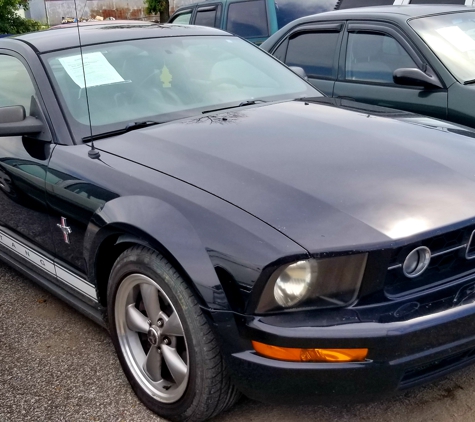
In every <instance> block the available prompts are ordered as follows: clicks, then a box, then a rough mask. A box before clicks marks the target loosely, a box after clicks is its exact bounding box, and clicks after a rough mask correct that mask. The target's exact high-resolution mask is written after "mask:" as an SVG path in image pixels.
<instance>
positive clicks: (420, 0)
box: [410, 0, 465, 4]
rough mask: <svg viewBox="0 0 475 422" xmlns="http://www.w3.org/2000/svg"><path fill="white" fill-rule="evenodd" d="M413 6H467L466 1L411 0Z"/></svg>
mask: <svg viewBox="0 0 475 422" xmlns="http://www.w3.org/2000/svg"><path fill="white" fill-rule="evenodd" d="M410 3H411V4H465V0H444V1H436V0H411V1H410Z"/></svg>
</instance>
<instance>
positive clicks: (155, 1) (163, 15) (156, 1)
mask: <svg viewBox="0 0 475 422" xmlns="http://www.w3.org/2000/svg"><path fill="white" fill-rule="evenodd" d="M0 1H2V0H0ZM145 6H146V7H145V11H146V12H147V14H149V15H156V14H158V13H160V22H161V23H166V22H168V19H169V18H170V2H169V1H168V0H145Z"/></svg>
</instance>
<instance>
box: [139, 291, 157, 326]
mask: <svg viewBox="0 0 475 422" xmlns="http://www.w3.org/2000/svg"><path fill="white" fill-rule="evenodd" d="M140 293H142V300H143V304H144V306H145V310H146V311H147V315H148V317H149V319H150V321H152V324H156V323H157V320H158V316H159V314H160V302H159V301H158V290H157V289H156V288H155V287H153V286H151V285H150V284H144V283H143V284H141V285H140Z"/></svg>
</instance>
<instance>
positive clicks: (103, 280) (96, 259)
mask: <svg viewBox="0 0 475 422" xmlns="http://www.w3.org/2000/svg"><path fill="white" fill-rule="evenodd" d="M137 244H138V245H143V246H146V247H149V248H151V249H154V250H157V251H158V252H160V253H161V254H162V255H163V256H164V257H165V258H166V259H167V260H168V261H169V262H170V263H171V264H172V265H173V266H174V267H175V269H176V270H177V271H178V272H179V273H180V275H181V276H182V277H183V278H184V279H185V281H186V282H187V284H188V285H189V287H190V288H191V289H192V290H193V291H194V292H195V294H196V297H197V299H198V301H199V302H200V304H201V305H202V306H204V307H207V308H214V309H229V306H228V305H227V304H223V303H222V301H220V303H219V304H217V303H215V301H214V297H215V291H216V289H218V290H219V289H220V288H221V283H220V280H219V278H218V275H217V273H216V271H215V269H214V267H213V264H212V262H211V260H210V257H209V255H208V253H207V251H206V248H205V247H204V246H203V244H202V242H201V240H200V238H199V236H198V234H197V233H196V231H195V230H194V228H193V226H192V225H191V223H190V222H189V221H188V220H187V219H186V218H185V216H184V215H183V214H182V213H181V212H179V211H178V210H177V209H176V208H174V207H172V206H171V205H169V204H168V203H165V202H164V201H161V200H159V199H156V198H151V197H145V196H130V197H120V198H117V199H114V200H112V201H110V202H108V203H107V204H106V205H105V206H104V208H102V209H101V210H100V211H98V212H97V213H96V214H95V215H94V217H93V219H92V220H91V222H90V223H89V226H88V228H87V232H86V236H85V242H84V254H85V259H86V262H87V264H88V278H89V280H91V281H92V282H93V283H94V284H95V285H96V289H97V293H98V299H99V301H100V303H101V304H102V305H103V306H104V305H106V302H107V284H108V280H109V274H110V271H111V270H112V266H113V265H114V263H115V261H116V260H117V258H118V257H119V256H120V254H121V253H122V252H124V251H125V250H126V249H128V248H129V247H131V246H133V245H137ZM221 300H222V299H221ZM223 305H224V306H223Z"/></svg>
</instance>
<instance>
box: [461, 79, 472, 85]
mask: <svg viewBox="0 0 475 422" xmlns="http://www.w3.org/2000/svg"><path fill="white" fill-rule="evenodd" d="M474 83H475V79H470V80H469V81H465V82H464V83H463V84H464V85H470V84H474Z"/></svg>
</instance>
